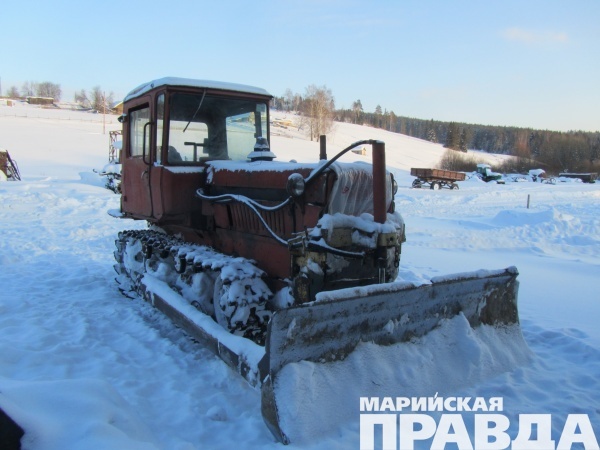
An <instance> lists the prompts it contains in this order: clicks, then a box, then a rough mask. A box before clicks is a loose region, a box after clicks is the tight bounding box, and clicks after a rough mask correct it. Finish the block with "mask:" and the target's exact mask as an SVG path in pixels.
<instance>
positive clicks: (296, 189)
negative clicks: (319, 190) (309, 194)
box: [286, 173, 304, 197]
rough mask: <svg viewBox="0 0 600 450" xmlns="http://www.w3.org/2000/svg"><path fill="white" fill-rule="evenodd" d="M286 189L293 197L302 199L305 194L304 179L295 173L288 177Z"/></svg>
mask: <svg viewBox="0 0 600 450" xmlns="http://www.w3.org/2000/svg"><path fill="white" fill-rule="evenodd" d="M286 189H287V192H288V194H290V195H291V196H292V197H300V196H301V195H302V194H304V177H303V176H302V175H300V174H299V173H293V174H291V175H290V176H289V177H288V180H287V185H286Z"/></svg>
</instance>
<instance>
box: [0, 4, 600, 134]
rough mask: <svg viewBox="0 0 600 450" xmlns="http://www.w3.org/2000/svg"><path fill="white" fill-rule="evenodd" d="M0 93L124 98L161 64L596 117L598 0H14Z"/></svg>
mask: <svg viewBox="0 0 600 450" xmlns="http://www.w3.org/2000/svg"><path fill="white" fill-rule="evenodd" d="M0 17H2V21H1V24H0V49H1V50H0V79H1V82H2V86H1V87H2V93H3V94H4V93H6V91H7V90H8V89H9V88H10V87H11V86H16V87H17V88H19V89H20V88H21V86H22V85H23V82H25V81H35V82H43V81H50V82H53V83H57V84H60V86H61V88H62V91H63V100H67V101H70V100H72V99H73V94H74V92H75V91H76V90H81V89H86V90H90V89H91V88H93V87H94V86H101V87H102V88H103V89H104V90H106V91H107V92H110V91H112V92H113V93H114V95H115V98H122V97H124V96H125V95H126V94H127V92H128V91H129V90H131V89H133V88H134V87H136V86H137V85H139V84H141V83H143V82H145V81H149V80H151V79H154V78H161V77H163V76H181V77H188V78H201V79H211V80H220V81H230V82H236V83H243V84H250V85H255V86H260V87H263V88H265V89H267V90H268V91H269V92H270V93H271V94H273V95H276V96H281V95H283V94H284V93H285V91H286V89H288V88H289V89H291V90H292V91H293V92H298V93H300V94H304V92H305V89H306V87H308V86H309V85H311V84H315V85H317V86H326V87H327V88H329V89H330V90H331V91H332V93H333V96H334V98H335V101H336V107H338V108H351V107H352V103H353V102H354V101H356V100H358V99H360V100H361V103H362V105H363V108H364V110H365V111H368V112H373V111H374V110H375V107H376V106H377V105H380V106H381V107H382V108H383V109H384V110H387V111H393V112H394V113H395V114H396V115H403V116H410V117H416V118H421V119H437V120H446V121H450V120H453V121H459V122H469V123H479V124H490V125H515V126H521V127H533V128H541V129H551V130H575V129H581V130H587V131H597V130H600V1H599V0H572V1H566V0H565V1H555V0H544V1H542V0H526V1H524V0H498V1H492V0H489V1H483V0H464V1H458V0H456V1H454V0H439V1H435V0H414V1H413V0H387V1H385V0H379V1H378V0H368V1H367V0H361V1H359V0H356V1H353V0H211V1H203V0H170V1H161V2H158V1H147V0H144V1H141V0H120V1H113V0H103V1H89V2H88V1H81V0H75V1H69V0H46V1H43V0H40V1H31V0H18V1H15V0H8V1H6V0H5V1H4V2H2V5H1V6H0Z"/></svg>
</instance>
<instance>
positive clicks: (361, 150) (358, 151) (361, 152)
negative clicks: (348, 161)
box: [352, 146, 367, 156]
mask: <svg viewBox="0 0 600 450" xmlns="http://www.w3.org/2000/svg"><path fill="white" fill-rule="evenodd" d="M352 153H356V154H357V155H362V156H366V155H367V149H366V148H365V147H364V146H362V147H356V148H355V149H352Z"/></svg>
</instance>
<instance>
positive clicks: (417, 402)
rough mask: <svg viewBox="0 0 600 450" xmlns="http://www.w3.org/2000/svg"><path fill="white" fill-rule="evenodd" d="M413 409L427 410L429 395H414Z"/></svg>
mask: <svg viewBox="0 0 600 450" xmlns="http://www.w3.org/2000/svg"><path fill="white" fill-rule="evenodd" d="M412 410H413V411H427V397H413V398H412Z"/></svg>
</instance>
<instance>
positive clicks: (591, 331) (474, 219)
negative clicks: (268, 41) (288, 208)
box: [0, 105, 600, 450]
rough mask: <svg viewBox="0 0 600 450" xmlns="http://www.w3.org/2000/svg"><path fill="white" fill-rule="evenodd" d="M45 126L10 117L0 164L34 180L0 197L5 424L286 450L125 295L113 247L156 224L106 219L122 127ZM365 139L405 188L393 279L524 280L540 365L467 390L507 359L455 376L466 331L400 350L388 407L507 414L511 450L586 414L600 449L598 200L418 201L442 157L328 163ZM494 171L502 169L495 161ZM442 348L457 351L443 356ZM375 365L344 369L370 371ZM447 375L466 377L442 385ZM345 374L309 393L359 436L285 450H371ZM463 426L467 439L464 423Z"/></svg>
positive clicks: (2, 124)
mask: <svg viewBox="0 0 600 450" xmlns="http://www.w3.org/2000/svg"><path fill="white" fill-rule="evenodd" d="M34 109H35V108H28V107H25V106H23V105H19V106H17V107H12V108H11V107H6V106H2V105H0V147H2V148H6V149H8V150H9V152H10V155H11V157H12V158H13V159H14V160H16V161H17V162H18V164H19V168H20V171H21V176H22V178H23V181H21V182H2V183H0V204H1V205H2V208H1V209H0V236H1V238H0V267H1V270H0V286H2V294H1V296H0V408H3V409H4V410H6V411H7V412H9V413H10V415H11V416H12V417H13V418H14V419H16V420H17V422H19V423H20V424H21V426H23V428H25V430H26V432H27V433H26V435H25V437H24V438H23V445H24V448H26V449H37V450H54V449H56V450H58V449H60V450H64V449H78V450H79V449H94V450H96V449H165V450H171V449H177V450H184V449H186V450H187V449H200V448H211V449H217V448H223V449H229V448H242V449H246V448H248V449H259V448H261V449H262V448H281V447H280V444H278V443H276V442H275V441H274V439H273V437H272V436H271V434H270V433H269V431H268V430H267V428H266V427H265V425H264V424H263V421H262V418H261V413H260V393H259V392H258V391H257V390H255V389H254V388H251V387H250V386H248V385H247V384H246V383H245V381H243V380H242V379H241V377H239V376H237V375H236V374H234V373H233V372H231V371H230V370H229V369H228V368H227V366H225V364H223V363H222V362H221V361H220V360H218V359H217V358H216V357H214V356H213V355H212V354H210V353H209V352H208V351H206V350H204V349H202V348H200V347H198V346H197V345H196V344H194V343H193V342H191V341H190V340H188V339H187V338H186V336H185V335H184V334H183V333H182V332H181V331H180V330H178V329H177V328H175V327H174V326H172V325H171V323H170V322H169V321H168V320H167V319H165V318H164V317H162V316H161V315H160V314H159V313H157V312H155V311H154V310H152V308H151V307H150V306H149V305H147V304H144V303H143V302H141V301H137V300H128V299H125V298H123V297H122V296H121V295H120V294H119V292H118V290H117V288H116V286H115V283H114V281H113V277H114V272H113V269H112V265H113V259H112V252H113V248H114V238H115V236H116V234H117V232H118V231H119V230H123V229H128V228H142V227H143V226H144V224H142V223H134V222H130V221H119V220H116V219H113V218H111V217H110V216H109V215H108V214H106V211H107V210H108V209H114V208H118V206H119V199H118V196H116V195H115V194H113V193H112V192H111V191H108V190H106V189H104V188H102V181H101V180H100V179H99V178H98V176H97V175H96V174H95V173H94V172H93V169H98V168H101V167H102V166H103V165H104V164H105V163H106V162H107V156H108V130H110V129H117V128H118V126H119V124H118V123H116V121H114V120H113V121H112V123H108V125H107V128H106V130H107V132H106V134H103V122H102V116H101V115H91V114H89V113H82V112H69V113H68V114H66V113H65V112H64V111H53V110H44V114H43V115H42V114H37V113H38V112H39V111H36V112H35V113H34ZM17 110H18V112H19V114H14V112H15V111H17ZM23 111H27V113H28V114H27V116H26V117H24V116H22V115H21V114H20V113H21V112H23ZM53 114H55V115H53ZM278 114H279V113H274V117H277V116H278ZM90 116H94V117H93V120H91V119H90ZM113 117H114V116H113ZM273 131H274V133H273V137H272V151H273V152H274V153H275V154H277V155H278V160H282V161H288V160H291V159H296V160H298V161H314V160H316V159H317V156H318V152H319V150H318V144H317V143H315V142H309V141H306V140H305V139H303V138H302V135H301V134H300V133H298V130H297V129H296V130H294V129H293V128H288V129H283V128H281V129H279V128H274V129H273ZM360 139H382V140H384V141H385V142H386V150H387V154H386V156H387V164H388V166H389V168H390V170H391V171H393V173H394V174H395V176H396V178H397V180H398V183H399V185H400V188H399V191H398V194H397V195H396V198H395V201H396V206H397V210H398V211H400V212H401V214H402V215H403V217H404V219H405V222H406V225H407V242H406V243H405V244H404V246H403V249H402V250H403V252H402V259H401V270H400V276H399V279H400V280H405V281H414V282H422V281H423V280H427V279H429V278H431V277H433V276H438V275H443V274H448V273H455V272H466V271H471V270H477V269H480V268H486V269H498V268H504V267H508V266H513V265H514V266H516V267H517V268H518V269H519V272H520V276H519V279H520V292H519V312H520V317H521V323H522V330H523V335H524V338H525V341H526V342H527V344H528V346H529V349H530V350H531V356H530V357H529V359H528V360H527V362H526V363H524V364H520V365H518V366H517V367H516V368H513V369H512V370H510V371H508V372H506V373H501V374H499V375H495V376H492V377H491V378H488V377H485V376H475V378H474V380H475V381H473V374H474V370H475V369H477V367H474V366H469V364H478V361H479V362H481V361H487V360H492V361H493V360H494V359H495V358H496V355H497V358H498V359H500V358H506V357H507V356H506V355H501V354H500V350H499V349H495V346H494V345H489V346H488V347H486V348H487V349H488V351H490V352H497V353H492V354H487V355H483V354H482V355H473V358H472V360H471V361H465V360H460V361H456V360H453V358H452V352H451V350H452V347H453V344H452V342H458V344H459V345H462V346H463V347H468V346H469V345H471V344H472V340H473V339H474V338H473V336H472V335H471V334H470V333H469V329H468V327H466V328H465V327H464V326H461V324H455V327H454V328H451V329H446V330H442V331H440V333H442V332H443V333H446V334H439V333H438V334H435V333H432V334H431V336H430V337H428V340H423V341H422V342H419V343H416V344H412V345H409V344H407V346H406V347H404V348H403V352H404V353H403V357H405V358H406V361H407V363H406V365H403V366H402V367H398V372H397V374H396V375H395V378H394V377H387V378H382V379H387V380H392V379H394V380H396V381H395V382H398V381H397V380H401V382H402V384H398V385H387V386H385V388H386V390H387V392H389V393H390V394H389V395H393V396H399V397H411V396H425V397H427V396H428V397H433V396H435V395H436V393H439V395H443V396H446V397H447V396H457V397H483V398H491V397H502V398H503V400H504V409H503V412H502V414H504V415H506V416H507V417H508V418H509V419H510V424H511V426H510V428H509V431H508V432H509V434H510V435H511V437H512V438H513V439H514V438H515V437H516V435H517V433H518V432H519V429H518V428H519V427H518V425H519V418H518V417H519V414H550V415H552V437H553V439H555V440H556V442H558V440H559V438H560V436H561V432H562V430H563V425H564V423H565V420H566V418H567V416H568V415H569V414H576V413H577V414H583V415H587V417H589V419H590V421H591V424H592V426H593V430H594V431H595V435H596V436H600V408H599V407H598V398H599V397H598V395H599V394H598V393H599V392H600V327H598V319H599V318H600V281H599V280H600V184H593V185H589V184H582V183H559V184H556V185H549V184H541V183H507V184H506V185H504V186H502V185H495V184H484V183H483V182H480V181H478V180H476V179H474V178H473V179H470V180H467V181H465V182H462V183H460V190H452V191H450V190H441V191H432V190H429V189H411V188H410V186H411V183H412V180H413V177H411V176H410V174H409V172H410V168H411V167H435V163H436V161H437V160H438V159H439V158H440V156H441V155H442V154H443V152H444V149H443V148H442V147H441V145H439V144H431V143H428V142H424V141H421V140H418V139H413V138H410V137H406V136H401V135H397V134H392V133H388V132H385V131H382V130H376V129H373V128H366V127H360V126H355V125H350V124H337V126H336V129H335V130H334V132H333V133H332V134H331V135H330V136H329V137H328V144H329V145H328V146H329V152H328V153H329V155H330V156H332V155H333V154H334V153H335V151H336V150H340V149H342V148H343V147H345V146H346V145H348V144H349V143H351V142H354V141H357V140H360ZM489 158H490V159H489V161H490V163H491V164H492V166H493V164H494V161H497V159H494V158H495V157H492V156H490V157H489ZM347 159H349V160H352V159H354V160H361V159H364V160H366V161H368V160H369V155H368V154H367V156H360V155H349V156H348V157H347ZM528 202H529V209H528V208H527V204H528ZM463 325H464V324H463ZM446 336H451V338H449V339H447V338H446ZM478 338H480V339H484V338H482V337H481V336H479V337H478ZM444 345H446V346H447V350H448V351H439V349H440V348H441V349H444ZM472 348H473V349H474V350H473V351H475V350H482V348H483V347H481V346H480V347H475V346H474V347H472ZM436 350H437V353H436ZM490 355H492V356H490ZM382 357H385V356H384V355H382ZM367 363H368V361H366V360H360V359H359V360H358V362H357V361H356V360H352V361H349V362H348V364H357V365H359V366H361V367H362V368H363V369H364V367H365V364H367ZM373 364H375V366H376V362H373ZM417 364H418V365H417ZM482 364H483V363H482ZM452 365H454V366H455V367H453V366H452ZM509 365H510V364H509ZM440 367H445V368H446V369H447V368H448V367H451V371H452V372H454V373H455V374H456V376H455V377H453V378H452V379H447V378H444V377H440V376H438V369H439V368H440ZM305 369H306V367H298V368H295V370H305ZM336 371H337V373H340V369H339V367H333V366H332V367H331V369H330V370H328V369H326V370H325V371H324V372H321V373H319V374H316V375H315V377H316V376H317V375H318V376H320V377H322V378H319V379H318V380H317V379H316V378H315V379H314V380H310V381H309V380H307V385H304V386H303V387H301V388H303V389H306V386H309V387H310V386H313V385H312V384H311V383H314V386H316V385H317V384H319V386H320V387H321V388H322V386H323V384H325V386H326V387H325V389H328V388H327V383H330V384H329V386H331V391H332V392H335V394H336V395H338V396H343V395H346V396H347V398H348V399H349V400H348V402H349V403H348V404H349V405H355V406H354V407H351V408H352V410H351V411H350V413H348V411H344V414H345V415H346V416H348V417H350V419H348V420H346V421H345V422H343V423H342V424H341V425H338V426H336V427H334V428H332V429H330V430H328V432H327V433H325V434H319V435H304V436H301V437H300V438H299V439H297V443H296V444H292V445H291V446H290V448H310V449H330V448H357V447H358V446H359V419H360V412H359V401H358V396H361V395H368V394H366V393H363V392H361V391H360V389H358V388H356V387H355V386H351V385H344V384H343V383H340V382H339V379H340V378H339V377H338V378H335V377H333V378H327V377H328V376H331V375H332V374H335V373H336ZM398 374H399V375H398ZM476 375H477V374H476ZM463 378H464V380H465V383H464V384H462V383H461V382H460V381H461V379H463ZM299 389H300V388H299ZM314 392H315V391H313V394H314ZM302 395H303V393H302V392H301V391H298V392H295V393H293V394H292V393H290V398H296V397H299V396H302ZM338 412H339V411H338ZM302 413H306V411H304V412H302ZM315 413H317V412H315ZM335 413H336V412H335V411H328V414H335ZM317 415H318V416H319V417H322V416H323V420H327V415H326V414H323V412H322V411H321V412H319V414H317ZM464 417H465V423H467V428H468V429H469V433H472V426H470V425H468V423H469V417H470V416H469V413H464ZM582 432H583V431H582ZM446 448H456V447H455V446H452V445H449V446H448V447H446ZM499 448H504V447H499ZM573 448H583V446H581V445H580V446H574V447H573ZM588 448H591V447H588Z"/></svg>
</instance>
